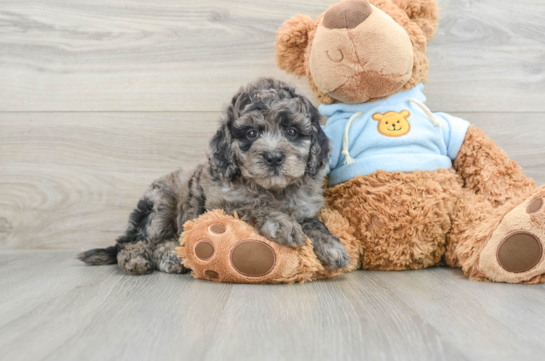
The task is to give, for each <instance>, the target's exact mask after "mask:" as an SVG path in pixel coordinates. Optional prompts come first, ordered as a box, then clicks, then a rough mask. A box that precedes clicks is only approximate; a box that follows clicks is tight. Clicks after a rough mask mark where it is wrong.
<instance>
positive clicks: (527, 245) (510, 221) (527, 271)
mask: <svg viewBox="0 0 545 361" xmlns="http://www.w3.org/2000/svg"><path fill="white" fill-rule="evenodd" d="M544 243H545V187H541V188H540V189H539V190H538V191H537V192H536V193H535V194H533V195H532V196H531V197H530V198H528V199H527V200H526V201H524V202H522V204H520V205H518V206H517V207H516V208H515V209H513V210H512V211H511V212H509V213H508V214H507V215H506V216H505V217H504V219H503V220H502V222H501V223H500V226H499V227H498V228H497V229H496V230H495V231H494V233H493V235H492V238H491V239H490V240H489V241H488V243H487V245H486V247H485V248H484V250H483V253H482V254H481V259H480V262H479V266H480V268H481V269H482V270H483V272H484V273H485V274H486V275H487V277H489V278H490V279H491V280H494V281H496V282H508V283H519V282H524V281H528V280H530V279H532V278H533V277H535V276H538V275H542V274H545V255H544V253H543V251H544V248H545V247H544V246H545V244H544Z"/></svg>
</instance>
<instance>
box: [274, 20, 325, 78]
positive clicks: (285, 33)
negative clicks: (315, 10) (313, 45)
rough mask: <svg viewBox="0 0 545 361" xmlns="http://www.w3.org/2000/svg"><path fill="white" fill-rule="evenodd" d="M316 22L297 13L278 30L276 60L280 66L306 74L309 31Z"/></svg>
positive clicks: (297, 74)
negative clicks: (306, 50)
mask: <svg viewBox="0 0 545 361" xmlns="http://www.w3.org/2000/svg"><path fill="white" fill-rule="evenodd" d="M315 28H316V24H315V23H314V21H312V19H311V18H310V17H308V16H306V15H296V16H294V17H293V18H291V19H290V20H288V21H286V22H285V23H284V25H283V26H282V27H281V28H280V29H278V31H277V32H276V42H275V44H274V48H275V50H276V62H277V64H278V67H279V68H280V69H282V70H284V71H285V72H287V73H289V74H293V75H295V76H297V77H299V78H300V77H302V76H303V75H305V49H306V48H307V45H308V37H309V33H310V32H311V31H312V30H314V29H315Z"/></svg>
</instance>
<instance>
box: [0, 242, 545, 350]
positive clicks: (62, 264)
mask: <svg viewBox="0 0 545 361" xmlns="http://www.w3.org/2000/svg"><path fill="white" fill-rule="evenodd" d="M73 256H74V253H73V252H58V251H0V273H1V274H3V275H9V277H2V278H1V279H0V286H1V289H2V294H1V296H0V349H1V350H2V356H3V359H6V360H14V361H16V360H24V361H34V360H57V361H60V360H80V359H83V360H91V359H92V360H100V359H115V360H135V359H137V360H158V359H191V360H217V359H222V360H243V361H244V360H251V361H253V360H294V359H297V360H317V361H320V360H332V359H342V360H364V359H365V360H367V359H368V360H454V359H455V360H483V359H484V360H488V359H494V360H499V361H501V360H512V359H524V360H540V359H541V358H542V355H543V352H544V351H545V344H544V343H543V342H542V341H541V338H540V335H541V334H542V333H543V328H544V326H543V325H544V324H545V322H544V321H545V316H544V315H545V285H533V286H527V285H508V284H488V283H480V282H472V281H469V280H467V279H466V278H464V277H463V276H462V275H461V272H460V271H459V270H453V269H448V268H434V269H427V270H419V271H401V272H372V271H356V272H352V273H350V274H347V275H344V276H340V277H337V278H334V279H331V280H325V281H316V282H309V283H306V284H303V285H289V286H288V285H231V284H217V283H213V282H208V281H202V280H194V279H192V278H191V276H189V275H181V276H180V275H168V274H164V273H159V272H155V273H153V274H151V275H147V276H126V275H124V274H123V273H122V272H121V271H120V269H119V268H117V266H101V267H89V266H85V265H83V264H80V263H79V261H77V260H75V259H73ZM38 274H39V277H38V276H37V275H38Z"/></svg>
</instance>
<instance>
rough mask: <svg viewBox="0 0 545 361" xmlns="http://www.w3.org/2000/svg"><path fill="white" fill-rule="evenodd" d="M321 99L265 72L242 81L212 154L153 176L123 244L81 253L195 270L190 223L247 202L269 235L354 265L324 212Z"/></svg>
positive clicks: (128, 266)
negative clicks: (179, 249) (185, 256)
mask: <svg viewBox="0 0 545 361" xmlns="http://www.w3.org/2000/svg"><path fill="white" fill-rule="evenodd" d="M319 120H320V116H319V113H318V111H317V110H316V108H315V107H314V106H313V105H312V104H311V103H310V101H309V100H308V99H307V98H305V97H304V96H303V95H301V94H299V93H298V92H296V90H295V88H294V87H293V86H291V85H289V84H287V83H284V82H282V81H278V80H274V79H270V78H263V79H259V80H257V81H256V82H254V83H251V84H249V85H247V86H245V87H242V88H241V89H240V90H239V91H238V92H237V93H236V95H235V96H234V97H233V100H232V101H231V103H230V104H229V105H228V106H227V108H226V110H225V111H224V114H223V117H222V120H221V124H220V127H219V129H218V131H217V132H216V134H215V135H214V137H213V138H212V140H211V141H210V149H209V161H208V162H206V163H202V164H200V165H199V166H198V167H197V168H196V169H192V170H186V169H180V170H178V171H176V172H174V173H171V174H169V175H167V176H165V177H163V178H161V179H159V180H157V181H155V182H153V183H152V184H151V185H150V186H149V188H148V190H147V191H146V193H145V194H144V197H143V198H142V199H141V200H140V201H139V202H138V205H137V206H136V209H135V210H134V211H133V212H132V214H131V215H130V219H129V227H128V229H127V231H126V232H125V234H124V235H123V236H121V237H119V239H118V240H117V244H116V245H114V246H111V247H108V248H105V249H93V250H89V251H86V252H83V253H81V254H79V255H78V257H79V259H81V260H82V261H83V262H85V263H87V264H91V265H100V264H111V263H116V262H117V263H118V264H119V266H120V267H121V268H122V269H123V270H124V271H125V272H126V273H128V274H144V273H150V272H152V271H153V270H154V269H158V270H159V271H163V272H167V273H183V272H185V271H186V269H184V267H183V266H182V265H181V264H180V260H179V258H178V257H177V256H176V250H175V248H176V246H178V238H179V237H180V233H181V232H182V231H183V224H184V223H185V222H186V221H188V220H191V219H195V218H197V217H199V216H200V215H201V214H203V213H205V212H206V211H210V210H213V209H223V210H225V211H226V212H227V213H228V214H233V213H234V212H237V213H238V214H239V216H241V217H242V216H246V217H245V220H246V221H247V222H248V223H250V224H251V225H252V226H254V227H255V228H256V229H257V230H258V231H259V232H260V233H261V234H262V235H263V236H264V237H266V238H268V239H270V240H273V241H276V242H277V243H279V244H281V245H285V246H289V247H300V246H302V245H303V244H304V243H305V241H306V236H308V237H309V238H310V239H311V241H312V244H313V247H314V252H315V253H316V256H317V257H318V259H319V260H320V261H321V262H322V263H323V264H324V266H325V267H327V268H331V269H336V268H344V267H346V266H348V264H349V262H350V258H349V256H348V254H347V253H346V249H345V248H344V246H343V245H342V243H341V242H340V241H339V239H338V238H337V237H335V236H333V235H332V234H331V233H329V231H328V229H327V228H326V227H325V225H324V224H323V223H322V222H320V221H319V220H318V218H317V215H318V212H319V211H320V209H321V208H322V206H323V205H324V197H323V188H322V187H323V182H324V176H325V174H326V167H327V164H328V161H329V153H330V151H331V148H330V145H329V140H328V139H327V137H326V135H325V134H324V132H323V131H322V129H321V127H320V124H319Z"/></svg>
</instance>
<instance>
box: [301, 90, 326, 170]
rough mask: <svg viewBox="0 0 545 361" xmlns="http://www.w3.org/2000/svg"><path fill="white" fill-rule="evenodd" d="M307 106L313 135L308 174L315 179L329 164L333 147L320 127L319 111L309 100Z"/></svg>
mask: <svg viewBox="0 0 545 361" xmlns="http://www.w3.org/2000/svg"><path fill="white" fill-rule="evenodd" d="M307 106H308V107H309V109H310V116H311V124H312V135H311V137H310V141H311V144H310V154H309V156H308V161H307V169H306V172H307V174H308V175H310V176H311V177H314V176H316V175H317V174H318V173H319V172H320V171H321V170H322V169H324V168H325V167H326V165H327V164H328V163H329V154H330V153H331V145H330V143H329V138H328V137H327V135H325V133H324V131H323V130H322V127H321V126H320V113H318V109H316V108H315V107H314V105H312V104H311V103H310V102H309V101H308V100H307Z"/></svg>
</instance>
